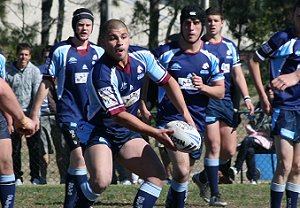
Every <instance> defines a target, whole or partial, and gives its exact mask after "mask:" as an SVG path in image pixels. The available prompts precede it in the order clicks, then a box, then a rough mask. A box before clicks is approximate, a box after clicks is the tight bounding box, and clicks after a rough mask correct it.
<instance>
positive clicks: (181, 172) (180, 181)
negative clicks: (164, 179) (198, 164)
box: [166, 149, 190, 208]
mask: <svg viewBox="0 0 300 208" xmlns="http://www.w3.org/2000/svg"><path fill="white" fill-rule="evenodd" d="M167 151H168V155H169V158H170V160H171V161H172V166H173V174H172V180H171V185H170V188H169V192H168V196H167V201H166V207H174V206H175V205H176V207H178V208H179V207H184V204H185V199H186V195H187V188H188V180H189V176H190V157H189V154H188V153H184V152H179V151H176V152H174V151H171V150H168V149H167Z"/></svg>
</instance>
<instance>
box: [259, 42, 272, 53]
mask: <svg viewBox="0 0 300 208" xmlns="http://www.w3.org/2000/svg"><path fill="white" fill-rule="evenodd" d="M261 49H262V50H263V52H265V53H266V54H268V53H270V52H271V51H272V48H271V46H270V45H269V43H268V42H266V43H264V44H262V46H261Z"/></svg>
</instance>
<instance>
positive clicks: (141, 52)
mask: <svg viewBox="0 0 300 208" xmlns="http://www.w3.org/2000/svg"><path fill="white" fill-rule="evenodd" d="M128 54H129V56H130V57H132V58H134V59H138V60H145V59H149V58H150V59H152V58H153V57H154V56H153V54H152V53H151V52H150V50H149V49H147V48H144V47H141V46H135V45H130V46H129V49H128Z"/></svg>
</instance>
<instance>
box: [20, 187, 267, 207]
mask: <svg viewBox="0 0 300 208" xmlns="http://www.w3.org/2000/svg"><path fill="white" fill-rule="evenodd" d="M138 187H139V186H138V185H129V186H128V185H111V186H110V187H109V188H108V189H107V190H106V191H105V192H104V193H103V194H102V195H101V197H100V198H99V199H98V201H97V202H96V203H95V205H94V206H93V207H94V208H96V207H104V208H113V207H122V208H127V207H128V208H129V207H132V201H133V199H134V197H135V194H136V191H137V189H138ZM269 187H270V185H269V184H259V185H250V184H230V185H223V184H222V185H220V190H221V193H222V198H223V199H225V200H226V201H227V203H228V206H227V207H230V208H237V207H239V208H240V207H241V208H243V207H244V208H257V207H259V208H264V207H269V206H268V205H269ZM167 191H168V186H164V188H163V191H162V193H161V195H160V196H161V197H160V198H159V200H158V201H157V203H156V206H155V207H164V200H165V197H166V194H167ZM63 198H64V186H63V185H44V186H34V185H23V186H18V187H17V194H16V204H15V207H18V208H23V207H24V208H54V207H62V206H63ZM207 206H208V205H207V203H205V202H204V201H203V200H202V199H200V198H199V195H198V189H197V187H196V186H195V184H193V183H190V186H189V195H188V200H187V204H186V207H187V208H190V207H191V208H194V207H207Z"/></svg>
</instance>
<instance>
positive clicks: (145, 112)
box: [140, 109, 153, 125]
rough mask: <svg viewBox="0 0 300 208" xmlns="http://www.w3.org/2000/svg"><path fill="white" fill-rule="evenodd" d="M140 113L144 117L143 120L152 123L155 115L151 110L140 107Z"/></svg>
mask: <svg viewBox="0 0 300 208" xmlns="http://www.w3.org/2000/svg"><path fill="white" fill-rule="evenodd" d="M140 115H141V117H142V121H143V122H145V123H146V124H149V125H150V124H151V121H152V119H153V116H152V114H151V112H150V111H149V110H148V109H143V110H141V109H140Z"/></svg>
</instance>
